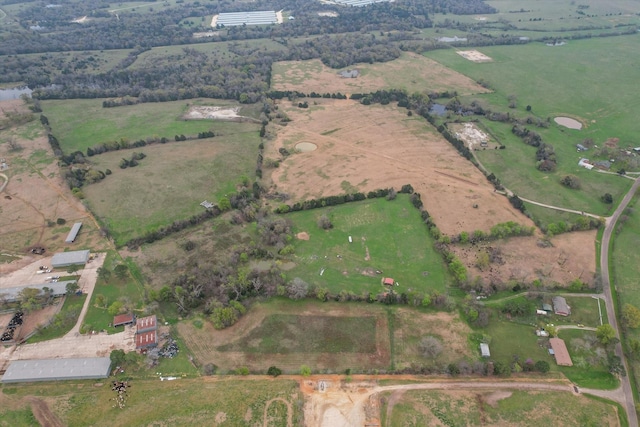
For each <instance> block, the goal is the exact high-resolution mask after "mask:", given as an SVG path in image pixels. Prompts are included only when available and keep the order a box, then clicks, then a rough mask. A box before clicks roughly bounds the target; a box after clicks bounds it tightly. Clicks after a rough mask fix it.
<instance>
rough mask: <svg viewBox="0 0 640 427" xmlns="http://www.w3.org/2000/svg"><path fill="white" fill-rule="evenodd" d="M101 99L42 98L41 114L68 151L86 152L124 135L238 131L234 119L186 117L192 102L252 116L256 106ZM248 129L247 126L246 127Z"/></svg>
mask: <svg viewBox="0 0 640 427" xmlns="http://www.w3.org/2000/svg"><path fill="white" fill-rule="evenodd" d="M102 102H103V100H102V99H74V100H63V101H44V102H43V103H42V106H43V110H44V114H45V115H46V116H47V118H48V119H49V123H50V124H51V129H52V132H53V134H54V135H55V136H56V138H58V140H59V141H60V146H61V147H62V150H63V151H64V152H65V153H66V154H68V153H72V152H74V151H76V150H79V151H82V152H83V153H86V150H87V148H90V147H93V146H95V145H98V144H102V143H108V142H113V141H120V140H121V139H124V140H126V141H129V142H130V143H133V142H135V141H137V140H140V139H144V140H146V139H147V138H158V139H159V138H162V137H165V138H167V139H169V140H173V139H174V137H175V136H176V135H185V136H187V137H194V136H196V135H197V134H198V133H199V132H206V131H213V132H215V134H216V135H220V134H222V135H228V134H230V133H237V132H239V130H238V127H237V126H236V124H235V123H229V122H226V121H219V120H189V119H190V117H187V116H185V114H186V113H187V112H188V111H189V110H191V109H193V107H194V106H202V107H205V106H210V107H221V108H222V109H227V108H228V109H235V108H238V114H239V115H241V116H249V117H254V116H256V115H257V114H259V113H256V109H257V108H258V107H256V106H244V107H240V106H239V104H238V103H237V102H233V101H222V100H212V99H190V100H187V101H172V102H157V103H147V104H138V105H128V106H123V107H114V108H103V107H102ZM245 130H247V129H245Z"/></svg>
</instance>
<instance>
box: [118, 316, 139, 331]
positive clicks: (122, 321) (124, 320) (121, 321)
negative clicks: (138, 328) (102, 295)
mask: <svg viewBox="0 0 640 427" xmlns="http://www.w3.org/2000/svg"><path fill="white" fill-rule="evenodd" d="M135 320H136V318H135V316H134V315H133V314H119V315H117V316H115V317H114V318H113V327H114V328H117V327H118V326H124V325H133V322H135Z"/></svg>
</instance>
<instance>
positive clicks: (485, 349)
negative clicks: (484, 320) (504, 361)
mask: <svg viewBox="0 0 640 427" xmlns="http://www.w3.org/2000/svg"><path fill="white" fill-rule="evenodd" d="M480 354H482V357H491V352H490V351H489V344H486V343H480Z"/></svg>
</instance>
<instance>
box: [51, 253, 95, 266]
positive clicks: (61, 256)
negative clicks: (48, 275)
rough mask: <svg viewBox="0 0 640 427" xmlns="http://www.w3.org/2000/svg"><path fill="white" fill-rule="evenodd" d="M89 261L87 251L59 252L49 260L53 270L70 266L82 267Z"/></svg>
mask: <svg viewBox="0 0 640 427" xmlns="http://www.w3.org/2000/svg"><path fill="white" fill-rule="evenodd" d="M87 261H89V250H88V249H86V250H84V251H72V252H60V253H57V254H55V255H54V256H53V257H52V258H51V266H52V267H53V268H61V267H68V266H70V265H84V264H86V263H87Z"/></svg>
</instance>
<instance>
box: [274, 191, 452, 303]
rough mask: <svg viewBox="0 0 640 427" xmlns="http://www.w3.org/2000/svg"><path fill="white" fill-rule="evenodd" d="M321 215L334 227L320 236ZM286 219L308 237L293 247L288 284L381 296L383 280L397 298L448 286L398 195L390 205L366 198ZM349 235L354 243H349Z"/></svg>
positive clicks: (413, 213) (423, 232)
mask: <svg viewBox="0 0 640 427" xmlns="http://www.w3.org/2000/svg"><path fill="white" fill-rule="evenodd" d="M322 215H327V216H328V217H329V218H330V219H331V222H332V223H333V228H331V229H330V230H327V231H325V230H322V229H320V228H319V227H318V225H317V222H318V219H319V218H320V217H321V216H322ZM285 217H286V218H288V219H290V220H291V221H292V222H293V224H294V233H301V232H306V233H308V234H309V236H310V239H309V240H300V239H296V240H295V241H294V243H293V244H294V246H295V256H293V257H292V258H291V260H292V261H293V262H294V263H295V267H293V268H292V269H291V270H289V271H288V272H287V277H288V278H289V279H293V278H294V277H300V278H302V279H303V280H305V281H306V282H308V283H310V284H313V285H316V286H321V287H325V288H327V289H329V290H330V291H331V292H332V293H338V292H340V291H342V290H345V291H351V292H354V293H355V294H357V295H360V294H362V292H365V291H366V292H372V293H374V294H377V293H380V292H384V291H385V290H386V289H385V287H384V286H383V285H382V284H381V281H382V278H383V277H391V278H393V279H395V281H396V282H398V283H399V286H394V287H393V290H394V291H396V292H398V293H402V292H409V291H411V290H414V291H421V292H432V291H437V292H445V291H446V289H447V287H448V285H449V284H450V280H449V277H448V274H447V272H446V267H445V265H444V262H443V261H442V257H441V256H440V254H438V253H437V252H436V251H435V249H434V248H433V240H432V239H431V237H430V236H429V233H428V231H427V227H426V226H425V225H424V223H423V222H422V220H421V218H420V213H419V212H418V210H417V209H415V208H414V207H413V206H412V205H411V204H410V203H409V201H408V196H407V195H402V194H399V195H398V197H397V199H396V200H392V201H387V200H386V199H384V198H382V199H369V200H366V201H362V202H353V203H347V204H344V205H339V206H333V207H328V208H323V209H313V210H308V211H300V212H293V213H290V214H287V215H286V216H285ZM349 236H351V238H352V240H353V243H349V240H348V238H349ZM367 254H368V258H367ZM321 271H322V274H321ZM376 271H381V272H382V273H380V274H377V273H376Z"/></svg>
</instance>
